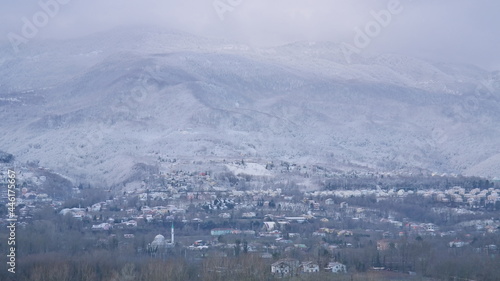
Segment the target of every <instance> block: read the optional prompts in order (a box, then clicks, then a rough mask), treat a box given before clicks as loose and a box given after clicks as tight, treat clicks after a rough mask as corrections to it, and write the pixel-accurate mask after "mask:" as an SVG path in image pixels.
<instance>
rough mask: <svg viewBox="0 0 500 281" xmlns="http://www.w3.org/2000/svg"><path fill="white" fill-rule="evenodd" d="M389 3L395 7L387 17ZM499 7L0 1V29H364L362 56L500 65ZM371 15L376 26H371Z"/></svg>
mask: <svg viewBox="0 0 500 281" xmlns="http://www.w3.org/2000/svg"><path fill="white" fill-rule="evenodd" d="M54 3H56V6H57V7H55V6H54ZM196 4H198V5H196ZM391 9H393V10H392V11H393V12H394V13H391V14H390V15H389V17H387V15H388V14H387V11H390V10H391ZM499 10H500V2H496V1H490V0H488V1H481V2H480V4H478V3H477V2H475V3H471V2H470V1H465V0H460V1H453V2H452V1H451V0H448V1H440V2H439V3H436V2H435V1H430V0H427V1H411V0H400V1H398V0H376V1H370V2H369V3H366V2H363V3H360V2H355V1H326V0H317V1H309V2H307V3H304V2H302V1H297V0H293V1H284V0H280V1H273V2H272V3H268V2H266V1H263V0H254V1H247V0H216V1H212V0H211V1H201V0H200V1H191V2H189V3H186V2H183V1H154V0H149V1H142V2H141V3H137V2H135V1H131V0H127V1H117V0H112V1H106V2H105V3H101V2H97V1H94V0H91V1H85V2H83V1H76V0H73V1H71V0H65V1H62V0H59V1H58V2H56V0H42V1H30V2H28V3H27V2H22V3H20V2H9V3H8V4H4V5H3V9H2V11H1V12H0V16H1V18H2V25H1V26H0V33H1V34H2V36H1V41H3V42H7V43H9V41H12V37H13V36H15V35H18V36H20V37H21V38H24V40H25V41H24V42H22V43H19V47H20V48H21V49H22V48H23V47H24V46H25V45H27V44H36V42H37V40H39V39H44V38H53V39H66V38H78V37H82V36H86V35H90V34H94V33H98V32H106V31H110V30H113V29H116V28H123V27H131V26H155V27H158V28H167V29H173V30H180V31H184V32H188V33H192V34H195V35H199V36H204V37H211V38H224V39H229V40H234V41H237V42H241V43H244V44H248V45H251V46H271V45H281V44H287V43H291V42H296V41H331V42H335V43H338V44H343V45H344V46H348V45H350V46H356V44H355V40H356V37H357V36H358V37H359V32H360V31H361V32H363V33H364V34H366V33H367V31H366V30H370V28H371V31H372V35H370V36H368V41H366V40H365V41H366V42H364V43H367V44H364V45H363V46H362V48H358V51H359V52H360V53H362V54H363V55H370V54H380V53H395V54H401V55H408V56H413V57H418V58H422V59H427V60H431V61H437V62H450V63H460V64H473V65H477V66H479V67H482V68H484V69H487V70H490V71H492V70H500V58H499V57H498V56H496V55H495V54H496V52H497V50H498V49H500V30H499V29H498V28H497V26H498V21H499V20H498V19H497V14H498V13H497V12H498V11H499ZM43 13H44V14H45V15H48V16H45V18H44V15H43ZM377 17H378V23H377V24H378V26H377V25H375V26H374V25H373V23H374V22H377ZM26 20H28V21H29V22H30V23H33V22H34V21H35V20H38V21H39V22H40V26H39V27H36V29H37V30H36V33H34V34H33V36H32V38H25V37H26V36H23V28H24V27H25V25H26ZM368 32H369V31H368ZM13 34H14V35H13ZM358 39H359V38H358ZM364 39H366V38H364ZM358 47H359V46H358Z"/></svg>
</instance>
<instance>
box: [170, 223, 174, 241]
mask: <svg viewBox="0 0 500 281" xmlns="http://www.w3.org/2000/svg"><path fill="white" fill-rule="evenodd" d="M170 235H171V237H170V243H172V245H174V222H173V221H172V230H171V231H170Z"/></svg>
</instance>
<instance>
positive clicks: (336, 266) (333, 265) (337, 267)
mask: <svg viewBox="0 0 500 281" xmlns="http://www.w3.org/2000/svg"><path fill="white" fill-rule="evenodd" d="M326 270H327V271H331V272H333V273H340V272H347V268H346V266H345V265H343V264H341V263H340V262H330V263H328V267H327V268H326Z"/></svg>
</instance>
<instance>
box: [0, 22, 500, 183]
mask: <svg viewBox="0 0 500 281" xmlns="http://www.w3.org/2000/svg"><path fill="white" fill-rule="evenodd" d="M0 118H1V119H2V120H4V121H3V122H1V123H0V128H1V130H2V132H5V133H4V134H3V135H2V137H0V149H1V150H3V151H6V152H8V153H11V154H13V155H14V156H15V158H16V160H18V161H20V162H27V161H35V160H38V161H39V163H40V165H43V166H45V167H48V168H51V169H53V170H55V171H57V172H58V173H61V174H64V175H67V176H69V177H70V178H72V179H74V180H75V181H77V182H78V181H103V182H105V183H107V184H119V183H121V182H124V181H127V180H128V179H129V178H130V177H131V176H132V175H133V174H134V173H136V172H137V171H136V170H135V168H136V167H138V164H146V166H147V167H154V166H157V165H159V162H158V159H160V158H165V159H166V158H176V159H179V160H180V161H181V162H182V161H184V163H190V162H192V161H197V160H202V161H203V160H214V161H220V162H222V161H223V160H231V159H240V160H241V159H249V160H250V161H254V162H260V163H266V162H268V161H279V160H284V161H292V162H294V163H299V164H301V163H304V164H306V163H307V164H312V163H321V164H322V165H326V166H329V167H331V168H334V169H339V170H362V171H396V172H422V171H424V172H438V173H459V174H466V175H476V176H487V177H494V176H499V175H500V152H499V151H498V147H499V146H500V129H499V128H498V125H497V124H499V123H500V74H499V73H498V72H496V73H489V72H487V71H485V70H482V69H479V68H477V67H474V66H466V65H450V64H443V63H432V62H427V61H423V60H420V59H417V58H409V57H402V56H398V55H390V54H387V55H380V56H377V57H368V58H367V57H361V56H359V57H356V58H354V59H353V61H352V62H351V63H350V64H349V63H347V62H346V60H345V58H344V57H343V54H342V51H341V48H340V46H339V45H336V44H333V43H329V42H316V43H313V42H297V43H294V44H288V45H284V46H277V47H273V48H253V47H248V46H244V45H241V44H238V43H234V42H224V41H218V40H212V39H206V38H199V37H195V36H193V35H189V34H183V33H179V32H171V31H159V30H154V29H144V28H141V29H135V30H132V31H130V30H127V31H124V30H115V31H113V32H110V33H105V34H98V35H94V36H90V37H86V38H81V39H73V40H69V41H42V42H34V43H33V44H32V45H30V46H28V47H27V48H26V49H24V50H22V51H21V52H20V53H19V54H17V55H13V54H11V52H10V50H9V46H8V45H3V46H1V49H0ZM141 167H142V166H141Z"/></svg>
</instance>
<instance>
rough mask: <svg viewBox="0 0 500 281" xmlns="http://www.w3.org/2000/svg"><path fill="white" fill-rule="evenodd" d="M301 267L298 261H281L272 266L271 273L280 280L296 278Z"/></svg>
mask: <svg viewBox="0 0 500 281" xmlns="http://www.w3.org/2000/svg"><path fill="white" fill-rule="evenodd" d="M299 265H300V264H299V261H298V260H296V259H281V260H279V261H277V262H275V263H273V264H272V265H271V273H272V274H273V275H275V276H276V277H279V278H282V277H290V276H295V275H297V273H298V269H299Z"/></svg>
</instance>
